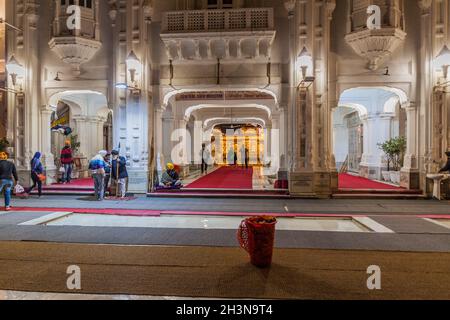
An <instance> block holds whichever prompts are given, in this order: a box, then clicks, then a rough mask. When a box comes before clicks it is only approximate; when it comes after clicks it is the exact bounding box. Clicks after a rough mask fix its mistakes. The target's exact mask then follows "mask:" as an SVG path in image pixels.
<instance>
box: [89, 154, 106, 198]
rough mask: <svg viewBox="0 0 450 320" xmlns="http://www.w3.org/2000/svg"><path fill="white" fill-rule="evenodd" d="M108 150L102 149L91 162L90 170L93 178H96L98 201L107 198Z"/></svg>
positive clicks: (95, 186) (95, 185)
mask: <svg viewBox="0 0 450 320" xmlns="http://www.w3.org/2000/svg"><path fill="white" fill-rule="evenodd" d="M106 153H107V152H106V151H100V152H99V153H98V154H97V155H96V156H95V157H94V158H92V160H91V161H90V162H89V170H90V171H91V175H92V179H94V189H95V197H96V199H97V200H98V201H103V199H104V198H105V167H106V163H105V158H104V156H105V155H106Z"/></svg>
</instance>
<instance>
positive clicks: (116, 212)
mask: <svg viewBox="0 0 450 320" xmlns="http://www.w3.org/2000/svg"><path fill="white" fill-rule="evenodd" d="M12 211H19V212H71V213H85V214H103V215H112V216H130V217H148V216H154V217H159V216H160V214H161V211H155V210H136V209H132V210H128V209H104V208H99V209H95V208H31V207H14V208H13V209H12Z"/></svg>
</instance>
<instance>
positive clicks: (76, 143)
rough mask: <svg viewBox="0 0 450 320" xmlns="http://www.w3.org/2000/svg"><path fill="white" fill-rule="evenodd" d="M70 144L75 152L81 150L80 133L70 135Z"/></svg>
mask: <svg viewBox="0 0 450 320" xmlns="http://www.w3.org/2000/svg"><path fill="white" fill-rule="evenodd" d="M70 145H71V146H72V150H73V152H74V153H77V152H78V150H80V146H81V143H80V142H79V141H78V135H76V134H73V135H71V136H70Z"/></svg>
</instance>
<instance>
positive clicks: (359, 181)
mask: <svg viewBox="0 0 450 320" xmlns="http://www.w3.org/2000/svg"><path fill="white" fill-rule="evenodd" d="M339 189H357V190H405V189H403V188H400V187H395V186H391V185H389V184H385V183H381V182H377V181H373V180H369V179H366V178H362V177H357V176H353V175H351V174H347V173H342V174H339Z"/></svg>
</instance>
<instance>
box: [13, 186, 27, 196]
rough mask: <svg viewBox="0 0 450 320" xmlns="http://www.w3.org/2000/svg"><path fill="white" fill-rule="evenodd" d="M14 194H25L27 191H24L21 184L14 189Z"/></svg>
mask: <svg viewBox="0 0 450 320" xmlns="http://www.w3.org/2000/svg"><path fill="white" fill-rule="evenodd" d="M14 193H15V194H22V193H25V189H24V187H22V186H21V185H20V184H18V185H16V186H15V187H14Z"/></svg>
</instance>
